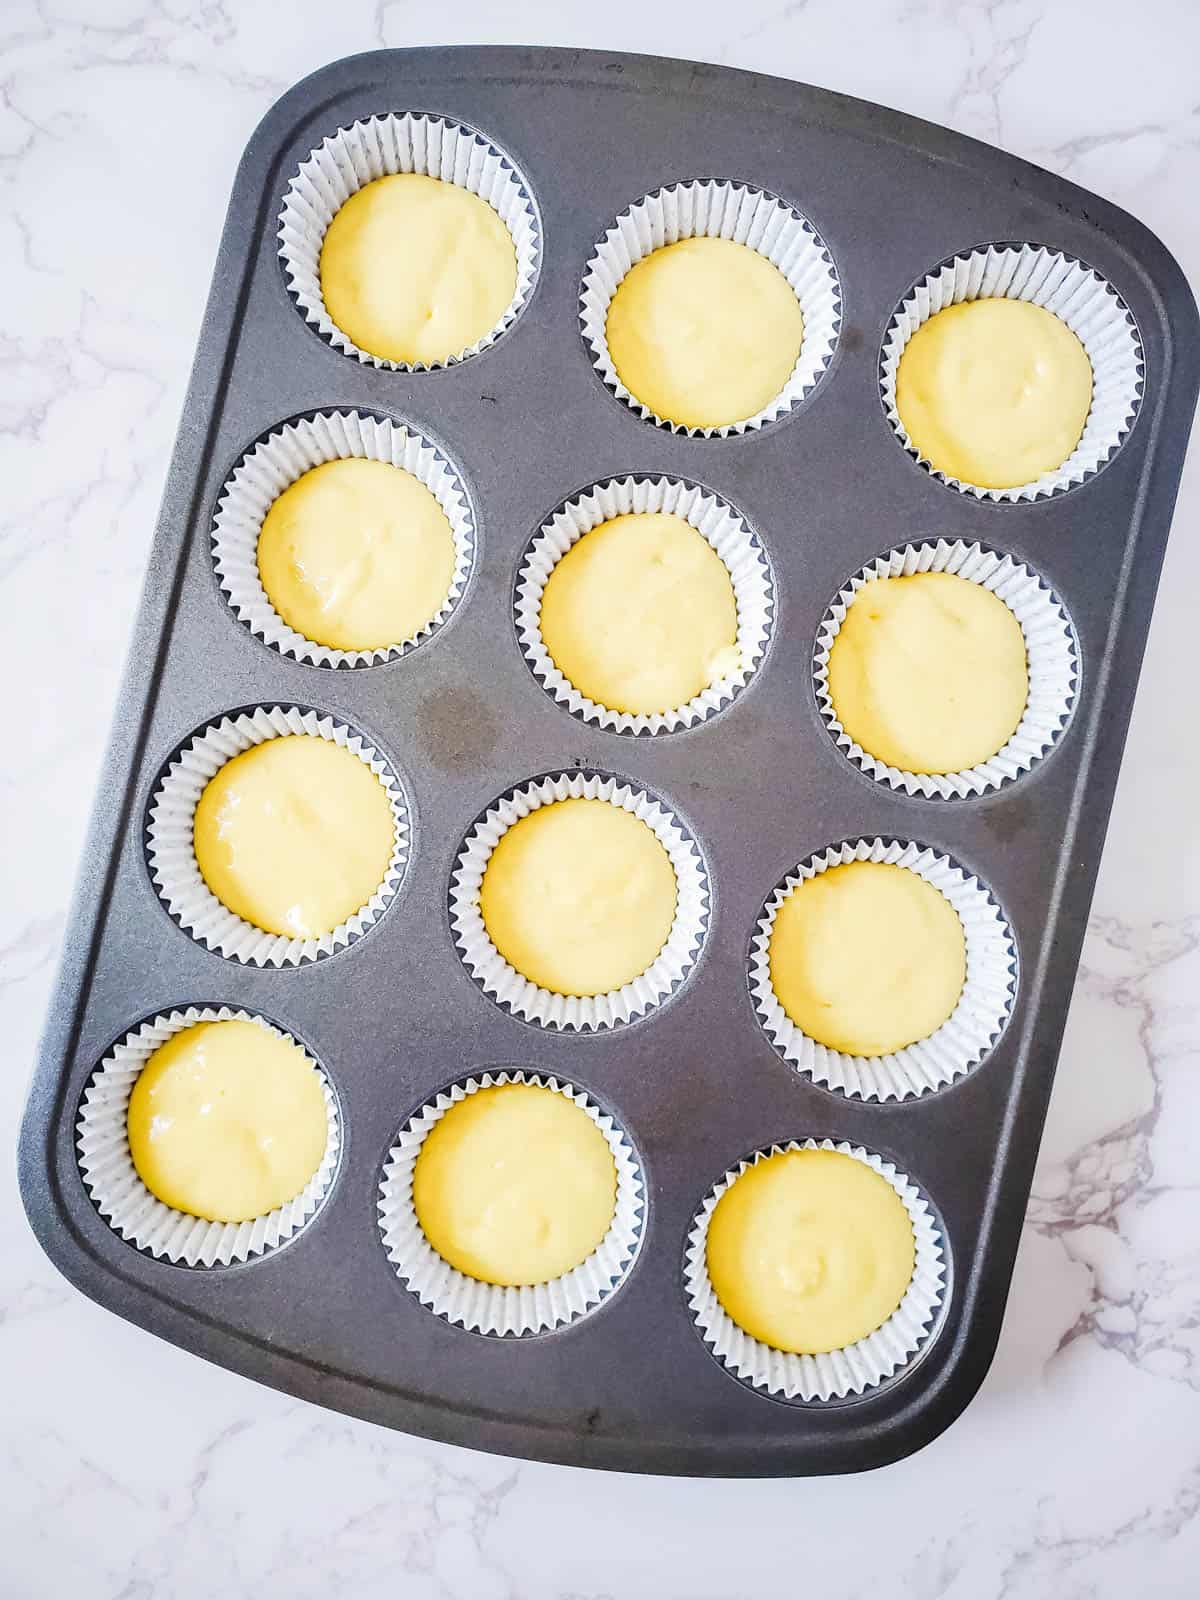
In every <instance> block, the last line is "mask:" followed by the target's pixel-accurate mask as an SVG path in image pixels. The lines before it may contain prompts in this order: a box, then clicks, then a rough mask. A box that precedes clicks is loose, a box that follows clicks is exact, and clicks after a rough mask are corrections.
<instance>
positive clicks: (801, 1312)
mask: <svg viewBox="0 0 1200 1600" xmlns="http://www.w3.org/2000/svg"><path fill="white" fill-rule="evenodd" d="M915 1265H916V1245H915V1242H914V1239H913V1230H912V1224H911V1222H910V1221H909V1219H908V1212H907V1211H906V1210H905V1209H904V1203H903V1201H902V1200H901V1199H900V1197H899V1195H898V1194H897V1193H896V1191H895V1190H894V1189H893V1188H892V1186H891V1184H890V1183H888V1182H887V1180H886V1179H885V1178H882V1177H880V1175H879V1174H878V1173H877V1172H875V1171H873V1170H872V1169H871V1168H870V1167H868V1166H866V1165H865V1164H864V1163H863V1162H861V1161H856V1160H855V1159H854V1157H853V1156H847V1155H842V1154H841V1153H840V1152H839V1151H836V1150H789V1151H784V1152H781V1153H780V1154H778V1155H773V1156H768V1157H767V1158H766V1160H764V1161H760V1162H758V1163H757V1165H755V1166H753V1167H749V1168H747V1170H746V1171H745V1172H743V1173H742V1175H741V1177H739V1178H737V1179H736V1180H735V1181H734V1183H733V1184H732V1185H731V1186H730V1188H728V1189H727V1190H726V1191H725V1193H724V1194H723V1195H722V1196H721V1198H720V1200H718V1201H717V1204H716V1208H715V1209H714V1211H713V1214H712V1220H711V1222H710V1223H709V1228H708V1275H709V1277H710V1278H711V1279H712V1285H713V1288H714V1289H715V1290H716V1292H717V1298H718V1300H720V1302H721V1304H722V1305H723V1306H724V1308H725V1310H726V1311H727V1312H728V1313H729V1315H730V1316H731V1317H732V1318H733V1320H734V1322H736V1323H737V1325H738V1327H740V1328H744V1329H745V1331H746V1332H747V1333H748V1334H750V1335H751V1337H752V1338H755V1339H759V1340H761V1341H762V1343H763V1344H769V1345H772V1346H774V1348H775V1349H777V1350H787V1351H790V1352H791V1353H792V1354H794V1355H821V1354H824V1353H827V1352H829V1351H830V1350H840V1349H843V1348H844V1347H845V1346H846V1345H849V1344H854V1343H855V1342H856V1341H857V1340H859V1339H865V1338H866V1336H867V1335H868V1334H869V1333H874V1331H875V1329H876V1328H879V1327H881V1326H882V1325H883V1324H884V1323H885V1322H886V1321H887V1319H888V1318H889V1317H890V1316H891V1314H892V1313H893V1311H895V1310H896V1308H897V1306H899V1304H900V1302H901V1301H902V1300H903V1299H904V1296H905V1294H906V1293H907V1290H908V1286H909V1283H910V1282H911V1281H912V1275H913V1269H914V1267H915Z"/></svg>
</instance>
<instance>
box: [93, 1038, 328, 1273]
mask: <svg viewBox="0 0 1200 1600" xmlns="http://www.w3.org/2000/svg"><path fill="white" fill-rule="evenodd" d="M198 1022H254V1023H257V1024H258V1026H259V1027H261V1028H265V1029H266V1031H267V1032H268V1033H270V1034H273V1035H274V1036H275V1037H276V1038H278V1039H286V1040H287V1041H288V1042H289V1043H291V1044H296V1043H298V1041H297V1040H296V1039H294V1038H293V1037H292V1035H291V1034H288V1033H284V1032H283V1030H282V1029H280V1028H276V1027H274V1026H273V1025H272V1024H271V1023H269V1022H267V1021H266V1020H265V1018H263V1017H260V1016H257V1015H255V1014H254V1013H253V1012H251V1011H241V1010H237V1009H234V1008H233V1007H230V1006H219V1007H213V1006H188V1007H187V1008H186V1010H183V1011H171V1012H169V1013H166V1014H163V1015H161V1016H157V1017H153V1018H151V1020H150V1021H149V1022H143V1023H142V1025H141V1026H140V1027H138V1028H134V1029H133V1030H132V1031H131V1032H130V1033H127V1034H126V1035H125V1037H124V1038H123V1039H122V1040H121V1041H120V1042H119V1043H117V1044H115V1045H114V1046H113V1047H112V1049H111V1050H110V1051H109V1053H108V1054H107V1055H106V1056H105V1058H104V1060H103V1061H101V1063H100V1065H99V1066H98V1067H97V1068H96V1070H95V1071H94V1072H93V1074H92V1076H91V1078H90V1080H89V1082H88V1086H87V1088H86V1090H85V1091H84V1095H83V1100H82V1101H81V1103H80V1107H79V1117H78V1120H77V1122H76V1143H77V1147H78V1151H79V1170H80V1173H81V1174H82V1176H83V1182H84V1186H85V1187H86V1189H87V1191H88V1194H89V1195H90V1196H91V1199H92V1203H93V1204H94V1205H95V1207H96V1210H97V1211H98V1212H99V1213H100V1215H101V1216H102V1217H103V1218H104V1220H105V1222H107V1223H108V1225H109V1227H110V1228H112V1230H113V1231H114V1233H118V1234H120V1236H121V1238H122V1239H125V1240H128V1242H129V1243H130V1244H132V1245H136V1246H137V1248H138V1249H139V1250H142V1251H144V1252H145V1253H146V1254H147V1255H151V1256H155V1257H158V1258H160V1259H165V1260H167V1261H171V1262H174V1263H176V1264H177V1265H185V1266H189V1267H227V1266H230V1265H232V1264H233V1263H234V1262H240V1261H249V1260H250V1259H251V1258H252V1257H254V1256H259V1257H261V1256H264V1255H267V1254H269V1253H270V1252H271V1251H272V1250H276V1249H278V1248H279V1246H280V1245H281V1244H285V1243H286V1242H287V1241H288V1240H289V1239H291V1238H293V1237H294V1236H295V1235H296V1234H297V1233H298V1232H299V1231H300V1229H301V1228H303V1227H304V1226H305V1224H306V1223H308V1222H310V1221H311V1220H312V1218H313V1217H314V1216H315V1214H316V1212H317V1209H318V1207H319V1206H320V1204H321V1202H322V1200H324V1198H325V1196H326V1194H327V1193H328V1191H329V1186H330V1184H331V1183H332V1182H333V1175H334V1172H335V1171H336V1169H337V1164H338V1154H339V1151H340V1149H341V1127H340V1120H339V1116H338V1107H337V1101H336V1099H335V1098H334V1094H333V1090H332V1088H331V1087H330V1084H329V1080H328V1078H327V1077H326V1076H325V1074H324V1072H323V1071H322V1070H321V1067H320V1065H319V1063H317V1062H316V1061H314V1060H313V1059H312V1057H311V1056H308V1060H309V1062H310V1063H311V1065H312V1066H313V1067H314V1068H315V1070H316V1072H317V1073H318V1075H319V1076H320V1079H321V1088H322V1092H323V1093H324V1096H325V1114H326V1117H327V1118H328V1124H329V1132H328V1136H327V1138H326V1141H325V1154H324V1155H323V1156H322V1157H321V1164H320V1166H319V1167H318V1168H317V1170H316V1172H315V1173H314V1174H313V1176H312V1177H311V1178H310V1179H309V1181H308V1183H307V1184H306V1185H305V1187H304V1188H303V1189H302V1190H301V1192H300V1193H299V1194H298V1195H297V1196H296V1197H295V1199H294V1200H289V1201H288V1202H287V1204H286V1205H282V1206H279V1207H277V1208H276V1209H275V1210H274V1211H270V1212H268V1213H267V1214H266V1215H265V1216H261V1217H254V1218H251V1219H250V1220H249V1221H246V1222H208V1221H206V1220H205V1219H204V1218H203V1217H193V1216H191V1215H190V1214H189V1213H188V1212H186V1211H176V1210H175V1208H174V1207H173V1206H168V1205H165V1204H164V1203H163V1202H162V1201H161V1200H159V1199H158V1198H157V1197H156V1196H155V1195H153V1194H152V1193H151V1192H150V1190H149V1189H148V1188H147V1187H146V1185H145V1184H144V1183H143V1182H142V1180H141V1178H140V1177H139V1176H138V1173H137V1168H136V1167H135V1166H134V1164H133V1158H132V1156H131V1155H130V1153H129V1132H128V1125H127V1118H128V1113H129V1097H130V1095H131V1094H132V1093H133V1086H134V1083H135V1082H136V1081H137V1078H138V1076H139V1074H140V1073H141V1071H142V1068H143V1067H144V1066H145V1065H146V1062H147V1061H148V1060H149V1059H150V1057H151V1056H152V1055H153V1054H154V1052H155V1051H156V1050H157V1049H158V1048H159V1047H160V1046H161V1045H164V1044H165V1043H166V1042H167V1040H168V1039H170V1038H172V1037H173V1036H174V1035H175V1034H177V1033H181V1032H182V1031H183V1029H184V1028H190V1027H192V1026H193V1025H194V1024H195V1023H198ZM301 1048H303V1047H302V1046H301ZM306 1055H307V1052H306Z"/></svg>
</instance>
